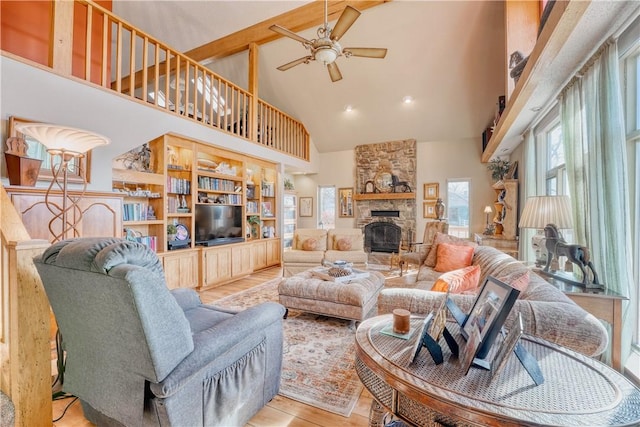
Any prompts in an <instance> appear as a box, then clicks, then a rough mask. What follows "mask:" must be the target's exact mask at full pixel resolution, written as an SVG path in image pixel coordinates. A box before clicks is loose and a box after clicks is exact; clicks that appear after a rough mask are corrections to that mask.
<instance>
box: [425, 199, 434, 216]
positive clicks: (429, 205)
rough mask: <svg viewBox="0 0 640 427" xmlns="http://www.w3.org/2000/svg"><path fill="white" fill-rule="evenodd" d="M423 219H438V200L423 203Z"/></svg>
mask: <svg viewBox="0 0 640 427" xmlns="http://www.w3.org/2000/svg"><path fill="white" fill-rule="evenodd" d="M422 217H423V218H437V215H436V200H426V201H424V202H422Z"/></svg>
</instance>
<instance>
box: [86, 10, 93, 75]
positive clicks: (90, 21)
mask: <svg viewBox="0 0 640 427" xmlns="http://www.w3.org/2000/svg"><path fill="white" fill-rule="evenodd" d="M92 24H93V7H92V6H91V5H90V4H87V26H86V31H87V34H86V35H87V39H86V45H85V48H84V60H85V63H84V79H85V80H86V81H88V82H90V81H91V36H92V34H91V32H92V28H91V27H92Z"/></svg>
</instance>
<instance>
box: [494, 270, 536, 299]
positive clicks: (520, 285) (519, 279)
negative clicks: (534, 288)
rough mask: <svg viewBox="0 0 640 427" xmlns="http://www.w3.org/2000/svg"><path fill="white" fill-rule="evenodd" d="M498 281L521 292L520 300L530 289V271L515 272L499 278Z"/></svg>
mask: <svg viewBox="0 0 640 427" xmlns="http://www.w3.org/2000/svg"><path fill="white" fill-rule="evenodd" d="M498 280H500V281H501V282H504V283H506V284H507V285H509V286H511V287H512V288H515V289H517V290H519V291H520V295H518V298H520V297H521V296H522V294H524V292H525V291H526V290H527V288H528V287H529V270H520V271H514V272H513V273H510V274H507V275H506V276H501V277H498Z"/></svg>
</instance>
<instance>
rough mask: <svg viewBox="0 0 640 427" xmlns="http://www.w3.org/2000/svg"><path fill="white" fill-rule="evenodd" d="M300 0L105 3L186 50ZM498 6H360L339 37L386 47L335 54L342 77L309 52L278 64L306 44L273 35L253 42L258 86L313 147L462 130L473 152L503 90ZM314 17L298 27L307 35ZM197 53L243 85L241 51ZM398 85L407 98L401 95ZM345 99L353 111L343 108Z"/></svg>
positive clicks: (434, 137)
mask: <svg viewBox="0 0 640 427" xmlns="http://www.w3.org/2000/svg"><path fill="white" fill-rule="evenodd" d="M306 3H308V2H304V1H271V0H259V1H238V0H236V1H219V0H216V1H130V0H127V1H118V0H116V1H114V2H113V11H114V13H116V14H117V15H119V16H121V17H123V18H124V19H125V20H127V21H129V22H130V23H132V24H134V25H135V26H137V27H139V28H141V29H142V30H143V31H145V32H148V33H149V34H151V35H152V36H154V37H157V38H158V39H160V40H162V41H164V42H166V43H168V44H169V45H170V46H172V47H174V48H176V49H178V50H180V51H183V52H188V51H193V50H194V49H195V48H197V47H199V46H202V45H205V44H206V43H208V42H211V41H213V40H219V39H221V38H223V37H225V36H228V35H229V34H232V33H234V32H236V31H239V30H242V29H243V28H247V27H250V26H252V25H254V24H257V23H259V22H261V21H264V20H267V19H270V18H273V17H276V16H278V15H280V14H283V13H286V12H289V11H291V10H292V9H296V8H299V7H303V6H305V4H306ZM350 3H351V4H354V3H356V4H355V7H356V8H357V7H358V5H357V2H350ZM376 3H377V2H376ZM340 6H341V4H338V5H332V7H340ZM503 7H504V6H503V2H502V1H402V0H396V1H391V2H387V3H384V4H380V5H376V6H375V7H370V8H366V9H364V8H363V9H364V10H363V11H362V15H361V16H360V18H359V19H358V20H357V21H356V22H355V24H354V25H353V26H352V27H351V29H349V31H348V32H347V33H346V35H345V36H344V37H343V38H342V39H341V44H342V45H343V46H351V47H385V48H387V49H388V54H387V57H386V58H385V59H382V60H381V59H368V58H357V57H352V58H344V57H340V58H338V60H337V63H338V65H339V67H340V70H341V72H342V75H343V79H342V80H340V81H338V82H335V83H332V82H331V80H330V78H329V75H328V73H327V70H326V69H325V67H323V66H322V65H321V64H319V63H316V62H311V63H310V64H302V65H299V66H296V67H294V68H292V69H290V70H288V71H285V72H282V71H279V70H277V69H276V68H277V67H278V66H280V65H282V64H285V63H287V62H290V61H292V60H294V59H297V58H300V57H302V56H305V55H306V54H307V51H306V50H305V49H304V47H303V46H302V44H301V43H299V42H296V41H294V40H292V39H289V38H278V39H276V40H274V41H271V42H268V43H265V44H262V45H260V47H259V56H258V57H259V62H258V64H259V65H258V66H259V74H258V75H259V96H260V98H262V99H264V100H266V101H267V102H269V103H270V104H272V105H275V106H276V107H278V108H280V109H281V110H283V111H285V112H286V113H288V114H290V115H291V116H293V117H295V118H297V119H299V120H300V121H302V122H303V123H304V125H305V126H306V127H307V130H308V131H309V133H310V134H311V138H312V141H313V143H314V144H315V145H316V147H317V149H318V151H320V152H331V151H339V150H347V149H351V148H353V147H354V146H356V145H359V144H367V143H373V142H380V141H387V140H395V139H403V138H415V139H417V140H418V141H419V142H429V141H438V142H441V141H458V140H465V139H469V143H470V144H474V143H477V146H476V147H474V148H476V149H477V153H478V155H479V150H480V149H479V145H480V135H481V133H482V131H483V129H484V128H485V127H487V125H488V124H489V123H490V121H491V120H492V118H493V116H494V114H495V109H496V103H497V99H498V96H499V95H503V94H504V90H505V89H504V87H505V67H504V63H505V52H504V50H505V47H504V17H503ZM337 15H339V13H336V14H334V15H333V16H334V17H335V16H337ZM282 19H283V20H284V18H282ZM318 19H319V20H320V21H321V20H322V13H320V16H318ZM330 19H331V18H330ZM334 19H335V18H334ZM276 21H277V20H276ZM333 23H335V21H334V22H333ZM287 24H288V23H287V22H284V21H283V26H285V27H288V28H292V29H293V28H294V27H293V24H289V25H287ZM331 24H332V22H330V25H331ZM318 26H319V25H314V26H313V27H312V28H309V29H307V30H303V31H300V32H299V34H300V35H301V36H303V37H305V38H307V39H313V38H316V37H317V36H316V29H317V27H318ZM203 63H204V64H206V66H207V67H209V68H211V69H212V70H213V71H215V72H216V73H218V74H220V75H221V76H223V77H225V78H227V79H229V80H231V81H233V82H234V83H236V84H237V85H239V86H241V87H243V88H246V87H247V84H248V55H247V53H246V52H239V53H236V54H233V55H231V56H227V57H223V58H215V59H208V60H205V61H204V62H203ZM405 95H410V96H412V97H413V98H414V102H413V103H412V104H403V103H402V98H403V97H404V96H405ZM346 105H352V106H353V111H351V112H346V111H345V106H346ZM474 152H476V151H475V150H474Z"/></svg>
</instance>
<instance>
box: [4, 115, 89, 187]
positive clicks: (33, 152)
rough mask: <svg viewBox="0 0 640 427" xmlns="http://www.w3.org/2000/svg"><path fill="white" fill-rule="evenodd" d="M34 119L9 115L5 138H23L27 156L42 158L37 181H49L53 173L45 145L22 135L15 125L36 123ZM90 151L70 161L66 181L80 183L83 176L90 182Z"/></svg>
mask: <svg viewBox="0 0 640 427" xmlns="http://www.w3.org/2000/svg"><path fill="white" fill-rule="evenodd" d="M36 122H37V121H36V120H30V119H25V118H22V117H16V116H11V117H9V129H8V132H7V138H10V137H18V138H23V139H24V140H25V142H26V143H27V144H28V145H29V149H28V150H27V157H30V158H32V159H39V160H42V164H41V166H40V173H39V174H38V181H51V180H52V179H53V173H52V172H51V156H50V155H49V153H48V152H47V147H45V146H44V145H42V144H40V143H39V142H38V141H37V140H35V139H33V138H32V137H30V136H28V135H24V134H22V133H20V132H18V130H17V129H16V125H18V124H22V123H36ZM90 165H91V151H89V152H87V153H85V155H84V157H76V158H74V159H73V160H72V161H71V167H70V168H69V171H68V178H67V180H68V182H79V183H82V182H83V179H82V177H83V176H84V177H85V179H86V181H87V183H90V182H91V173H90V172H91V171H90Z"/></svg>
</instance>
